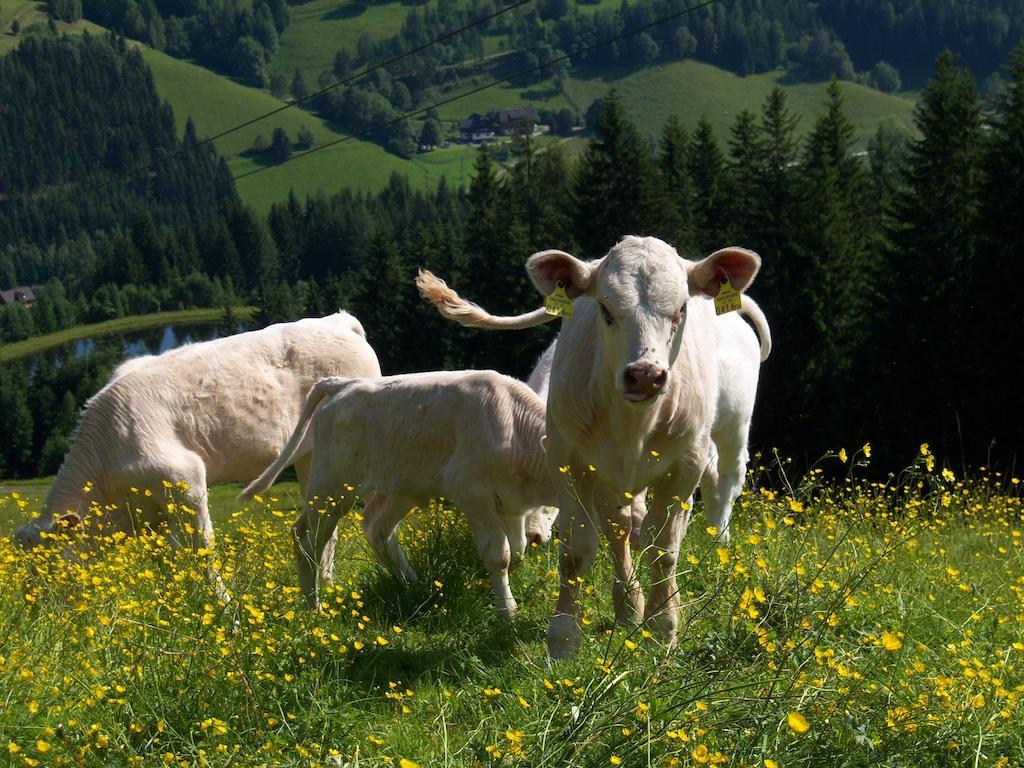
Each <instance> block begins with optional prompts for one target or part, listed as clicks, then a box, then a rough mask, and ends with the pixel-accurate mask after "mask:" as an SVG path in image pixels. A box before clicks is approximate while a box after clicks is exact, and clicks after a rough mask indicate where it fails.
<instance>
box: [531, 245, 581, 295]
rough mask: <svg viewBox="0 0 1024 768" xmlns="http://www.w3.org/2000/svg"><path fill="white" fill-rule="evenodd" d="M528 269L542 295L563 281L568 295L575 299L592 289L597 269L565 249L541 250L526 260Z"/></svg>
mask: <svg viewBox="0 0 1024 768" xmlns="http://www.w3.org/2000/svg"><path fill="white" fill-rule="evenodd" d="M526 271H527V273H528V274H529V275H530V279H531V280H533V284H534V285H535V286H537V290H538V291H540V292H541V295H543V296H547V295H549V294H550V293H551V292H552V291H553V290H555V288H556V286H557V285H558V283H562V285H563V286H564V287H565V293H566V295H567V296H568V297H569V298H570V299H575V298H576V297H577V296H582V295H583V294H585V293H587V292H588V291H589V290H590V287H591V284H592V283H593V280H594V271H595V270H594V267H593V265H591V264H588V263H587V262H585V261H580V260H579V259H577V258H576V257H575V256H572V255H570V254H568V253H566V252H565V251H541V252H540V253H535V254H533V256H531V257H530V258H529V259H527V260H526Z"/></svg>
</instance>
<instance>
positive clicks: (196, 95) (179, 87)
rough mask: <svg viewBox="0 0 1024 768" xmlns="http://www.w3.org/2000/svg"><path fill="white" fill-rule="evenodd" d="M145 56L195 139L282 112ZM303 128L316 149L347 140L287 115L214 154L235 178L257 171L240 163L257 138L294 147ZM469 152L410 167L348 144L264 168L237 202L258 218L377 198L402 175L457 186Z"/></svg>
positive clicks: (214, 77) (234, 137) (446, 153)
mask: <svg viewBox="0 0 1024 768" xmlns="http://www.w3.org/2000/svg"><path fill="white" fill-rule="evenodd" d="M143 56H144V57H145V59H146V62H147V63H148V64H149V66H150V68H151V69H152V70H153V77H154V79H155V81H156V86H157V91H158V92H159V93H160V95H161V96H162V97H163V98H165V99H167V100H168V101H169V102H170V104H171V106H172V107H173V109H174V115H175V118H176V120H177V121H178V126H179V128H180V129H182V130H183V129H184V125H185V122H186V121H187V119H188V118H189V117H190V116H191V117H192V120H193V121H194V122H195V124H196V129H197V131H198V133H199V135H200V136H212V135H214V134H216V133H219V132H220V131H223V130H225V129H227V128H230V127H232V126H234V125H237V124H239V123H242V122H245V121H246V120H249V119H252V118H253V117H258V116H259V115H262V114H266V113H267V112H270V111H272V110H274V109H278V108H280V107H282V106H284V102H281V101H279V100H278V99H276V98H274V97H273V96H271V95H270V94H269V93H267V92H265V91H261V90H259V89H256V88H250V87H248V86H244V85H240V84H238V83H236V82H234V81H232V80H229V79H228V78H226V77H222V76H221V75H218V74H216V73H213V72H211V71H209V70H207V69H204V68H203V67H199V66H196V65H195V64H191V63H189V62H186V61H181V60H179V59H175V58H172V57H170V56H167V55H166V54H163V53H160V52H159V51H154V50H152V49H149V48H145V49H143ZM302 126H306V127H308V128H309V129H310V130H311V131H313V134H314V136H315V137H316V146H321V145H323V144H327V143H329V142H332V141H337V140H339V139H344V137H345V134H344V133H342V132H340V131H338V130H336V129H335V128H333V127H332V126H331V125H330V123H328V122H327V121H326V120H322V119H320V118H319V117H317V116H316V115H313V114H311V113H309V112H306V111H305V110H302V109H298V108H294V107H293V108H290V109H286V110H284V111H283V112H281V113H280V114H277V115H274V116H273V117H270V118H267V119H266V120H262V121H260V122H258V123H256V124H255V125H251V126H249V127H247V128H243V129H242V130H240V131H238V132H237V133H233V134H231V135H229V136H225V137H224V138H223V139H218V140H217V142H216V144H217V149H218V150H219V151H220V152H221V154H223V155H225V156H226V157H227V158H228V163H229V165H230V166H231V171H232V173H233V174H234V175H236V176H238V175H240V174H243V173H247V172H249V171H252V170H255V169H256V168H259V167H261V165H260V162H259V161H257V160H256V159H254V158H252V157H249V156H244V155H243V154H242V153H244V152H245V151H246V150H248V149H250V148H251V147H252V145H253V142H254V141H255V139H256V137H257V136H258V135H262V136H263V137H264V138H266V139H268V140H269V138H270V136H271V134H272V133H273V132H274V129H275V128H277V127H281V128H284V129H285V130H286V131H287V132H288V135H289V136H291V137H292V138H293V139H294V138H295V136H296V134H297V133H298V130H299V128H301V127H302ZM474 157H475V151H474V150H472V149H470V148H468V147H462V146H453V147H451V148H449V149H445V150H438V151H437V152H432V153H429V154H426V155H422V156H417V157H415V158H413V159H412V160H403V159H401V158H399V157H396V156H395V155H392V154H390V153H388V152H385V151H384V150H383V149H381V148H380V147H379V146H378V145H376V144H373V143H371V142H366V141H358V140H348V141H344V142H343V143H341V144H338V145H336V146H333V147H328V148H326V149H323V150H320V151H317V152H316V153H314V154H313V155H312V156H311V157H309V158H301V157H296V158H294V159H293V160H291V161H290V162H289V163H287V164H285V165H283V166H281V167H278V168H267V169H266V170H264V171H261V172H260V173H258V174H255V175H254V176H252V177H251V178H247V179H241V180H240V181H239V182H238V192H239V194H240V195H241V197H242V199H243V200H245V201H246V202H247V203H250V204H251V205H253V206H255V207H256V208H257V209H258V210H260V211H266V210H267V209H269V208H270V206H271V204H272V203H274V202H276V201H279V200H282V199H284V198H285V197H287V195H288V191H289V190H291V189H294V190H295V193H296V194H297V195H299V196H300V197H303V196H305V195H307V194H315V193H316V192H318V191H320V190H324V191H327V192H332V191H336V190H338V189H340V188H342V187H349V188H353V189H362V190H367V191H375V190H378V189H380V188H381V187H383V186H384V185H385V184H386V183H387V180H388V177H389V176H390V175H391V174H392V173H394V172H396V171H397V172H398V173H402V174H407V175H408V176H409V178H410V180H411V181H412V183H413V184H414V185H416V186H420V185H422V184H429V185H430V186H433V185H434V184H436V183H437V181H438V179H439V178H440V177H441V176H449V177H452V176H454V177H456V178H459V177H461V176H462V175H463V173H464V172H465V173H468V170H469V169H470V168H471V167H472V163H473V159H474Z"/></svg>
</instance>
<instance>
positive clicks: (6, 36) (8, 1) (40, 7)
mask: <svg viewBox="0 0 1024 768" xmlns="http://www.w3.org/2000/svg"><path fill="white" fill-rule="evenodd" d="M47 19H48V17H47V15H46V3H45V2H37V0H3V2H0V56H3V55H4V54H5V53H10V52H11V51H13V50H14V49H15V48H17V47H18V42H19V41H20V40H21V38H22V37H23V36H24V35H25V34H26V32H27V33H28V34H32V32H31V29H30V28H31V27H32V25H34V24H42V25H44V26H45V25H46V23H47ZM15 20H17V22H18V24H20V25H21V33H20V34H19V35H13V34H11V24H12V23H13V22H14V21H15ZM86 29H88V30H89V31H90V32H95V33H102V32H104V31H106V30H104V29H103V27H100V26H97V25H96V24H93V23H92V22H91V21H86V20H85V19H79V20H78V21H76V22H74V23H73V24H67V23H66V22H63V21H58V22H57V31H58V32H60V33H61V34H64V33H68V34H72V35H76V34H78V35H80V34H82V32H83V31H84V30H86Z"/></svg>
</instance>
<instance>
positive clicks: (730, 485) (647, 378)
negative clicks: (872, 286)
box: [419, 237, 770, 658]
mask: <svg viewBox="0 0 1024 768" xmlns="http://www.w3.org/2000/svg"><path fill="white" fill-rule="evenodd" d="M759 267H760V259H759V258H758V257H757V255H756V254H754V253H752V252H750V251H746V250H744V249H739V248H727V249H722V250H720V251H716V252H715V253H714V254H712V255H711V256H709V257H707V258H706V259H703V260H702V261H699V262H690V261H687V260H684V259H681V258H680V257H679V255H678V254H677V253H676V251H675V249H673V248H672V247H671V246H669V245H668V244H667V243H664V242H663V241H661V240H658V239H656V238H639V237H626V238H624V239H623V240H622V241H621V242H619V243H618V244H617V245H616V246H615V247H614V248H612V249H611V251H609V253H608V254H607V255H606V256H604V257H603V258H601V259H599V260H596V261H593V262H589V263H588V262H582V261H580V260H578V259H575V258H573V257H572V256H570V255H569V254H566V253H563V252H561V251H544V252H541V253H538V254H535V255H534V256H532V257H531V258H530V259H529V261H528V262H527V270H528V272H529V274H530V276H531V278H532V279H533V281H534V283H535V284H536V285H537V288H538V290H539V291H540V292H541V293H542V294H543V295H547V294H549V293H551V291H552V290H553V289H554V288H555V285H556V283H558V282H561V283H562V284H563V285H564V286H565V287H566V291H567V293H568V295H569V296H570V297H571V298H574V299H576V298H578V300H577V301H575V303H574V316H573V317H572V318H571V319H567V320H565V321H564V323H563V329H562V333H561V335H560V337H559V342H558V345H557V347H556V349H555V352H554V355H553V360H552V366H551V382H550V394H549V397H548V419H547V426H548V440H549V444H548V461H549V466H550V467H552V468H558V467H568V469H569V471H568V472H564V473H562V472H559V471H558V470H557V469H556V470H555V471H554V473H553V476H554V477H555V480H556V486H557V490H558V491H559V508H560V513H559V528H560V531H561V533H562V537H563V540H562V547H563V551H562V557H561V560H560V562H561V588H560V592H559V599H558V607H557V609H556V613H555V616H554V617H553V618H552V621H551V626H550V627H549V631H548V650H549V653H550V654H551V656H552V657H556V658H557V657H564V656H569V655H572V654H574V653H575V651H576V649H577V648H578V645H579V631H580V630H579V626H578V623H577V618H576V615H577V612H578V599H579V594H580V583H581V582H580V579H579V577H580V576H582V575H583V574H584V573H586V572H587V570H588V569H589V568H590V565H591V564H592V562H593V559H594V556H595V554H596V550H597V543H598V534H597V526H598V525H600V526H601V527H602V528H603V530H604V531H605V534H606V536H607V538H608V539H609V542H610V545H611V549H612V554H613V559H614V562H615V569H616V583H615V588H614V590H613V594H614V598H615V606H616V617H617V618H618V619H619V620H620V621H633V620H638V619H639V618H641V617H645V618H646V619H647V620H648V621H649V622H650V623H651V624H653V626H654V627H655V629H656V630H657V631H658V632H659V634H660V635H661V636H662V637H663V638H664V639H665V640H666V641H669V642H674V639H675V634H676V630H677V627H678V612H679V610H678V604H679V601H678V595H677V587H676V584H675V568H676V559H677V557H678V551H679V542H680V540H681V538H682V536H683V534H684V533H685V530H686V526H687V524H688V522H689V511H688V510H687V509H684V506H683V502H687V501H688V500H689V499H691V498H692V494H693V491H694V489H695V488H696V486H697V483H698V481H699V480H700V478H701V476H702V475H703V474H704V472H705V470H706V469H707V470H708V481H707V485H706V496H707V497H708V499H709V505H708V509H709V515H710V516H711V517H712V522H713V523H714V524H717V525H718V526H720V527H721V529H722V530H723V531H725V530H727V527H728V522H729V521H728V515H729V512H730V511H731V507H732V501H733V500H734V499H735V496H736V495H738V493H739V489H740V486H741V484H742V479H743V471H742V470H741V467H745V464H746V458H747V456H746V432H747V429H748V428H749V414H750V411H751V410H752V402H753V393H754V391H755V390H756V378H757V363H758V360H759V358H763V357H767V354H768V352H769V350H770V337H769V336H768V329H767V323H766V322H765V320H764V316H763V314H762V313H761V312H760V310H759V309H758V308H757V307H756V305H755V304H753V303H752V302H751V303H750V305H749V308H748V311H747V314H748V316H750V317H751V319H752V321H753V322H754V323H755V325H756V326H757V327H758V331H759V333H760V336H761V340H762V344H761V350H760V354H759V353H758V350H757V340H756V339H755V338H753V334H752V333H750V332H749V330H746V331H744V330H742V329H741V328H740V327H739V326H740V325H744V324H743V323H742V320H740V318H738V317H736V318H731V319H729V318H717V320H718V321H719V322H718V323H716V318H715V315H714V309H713V308H712V306H711V301H710V299H711V298H713V297H714V296H716V295H717V294H718V291H719V288H720V281H721V280H722V279H723V278H724V279H728V280H729V282H730V283H731V284H732V286H733V287H734V288H735V289H737V290H740V291H742V290H745V289H746V287H747V286H748V285H749V284H750V282H751V281H752V280H753V278H754V276H755V275H756V273H757V270H758V269H759ZM419 282H420V287H421V292H423V294H424V295H425V296H426V297H427V298H428V299H430V300H431V301H432V302H433V303H434V304H435V305H437V306H438V308H439V309H440V310H441V312H442V314H444V315H446V316H447V317H449V318H451V319H454V320H456V321H457V322H460V323H462V324H464V325H470V326H473V327H483V328H522V327H529V326H530V325H535V324H538V323H540V322H544V321H545V320H546V319H550V318H545V317H544V316H542V314H541V312H540V311H538V310H534V311H533V312H530V313H527V314H524V315H520V316H518V317H512V318H494V317H493V316H492V315H490V314H489V313H487V312H486V311H485V310H483V309H481V308H480V307H477V306H476V305H474V304H471V303H470V302H466V301H464V300H462V299H461V298H459V297H458V295H457V294H455V293H454V292H453V291H451V290H450V289H448V288H447V286H444V284H443V283H442V282H441V281H438V280H437V279H436V278H433V276H431V275H429V274H425V275H422V276H421V279H420V281H419ZM722 321H724V323H723V322H722ZM737 323H738V324H739V325H736V324H737ZM730 326H731V327H730ZM720 344H721V350H720V349H719V345H720ZM722 365H725V366H727V367H730V368H731V369H735V373H730V374H729V379H727V380H726V381H725V382H724V384H723V383H722V382H721V381H720V377H721V376H722V374H721V371H720V367H721V366H722ZM634 372H635V373H636V375H635V376H633V375H632V374H633V373H634ZM631 379H632V380H635V379H640V380H641V381H642V382H643V384H644V386H643V387H639V388H638V387H635V386H634V381H632V380H631ZM751 382H753V385H751ZM717 410H724V411H730V410H731V411H733V412H735V414H737V417H736V418H729V419H723V423H722V424H721V425H716V423H715V414H716V411H717ZM713 432H715V433H716V434H715V437H716V438H717V439H718V440H720V442H721V448H722V450H719V451H716V450H715V449H714V446H713V444H712V442H711V438H712V433H713ZM709 457H711V464H712V465H713V466H709ZM591 466H593V467H595V469H596V471H590V470H589V468H590V467H591ZM645 488H649V489H650V491H651V499H652V500H653V503H651V504H650V512H649V514H648V515H647V517H646V520H645V523H644V532H645V534H646V535H647V537H648V538H650V540H651V546H649V547H647V549H646V550H645V552H646V554H647V556H648V559H649V563H650V567H651V573H652V580H653V583H652V586H651V589H650V592H649V594H648V596H647V600H646V607H645V602H644V600H643V598H642V596H641V594H640V586H639V582H638V581H637V578H636V575H635V573H634V570H633V565H632V559H631V552H630V545H629V538H630V537H629V536H628V534H629V533H630V529H631V526H632V524H633V515H634V510H632V509H631V506H630V504H629V502H628V501H627V496H626V494H631V495H633V496H634V497H635V496H636V495H637V494H639V493H641V492H642V491H643V489H645ZM715 518H717V520H716V519H715Z"/></svg>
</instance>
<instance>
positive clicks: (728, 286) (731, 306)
mask: <svg viewBox="0 0 1024 768" xmlns="http://www.w3.org/2000/svg"><path fill="white" fill-rule="evenodd" d="M742 306H743V303H742V299H740V292H739V291H737V290H736V289H735V288H733V287H732V283H730V282H729V278H727V277H723V278H722V287H721V288H719V289H718V295H717V296H715V314H716V315H724V314H725V313H726V312H736V311H738V310H739V309H740V308H741V307H742Z"/></svg>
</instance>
